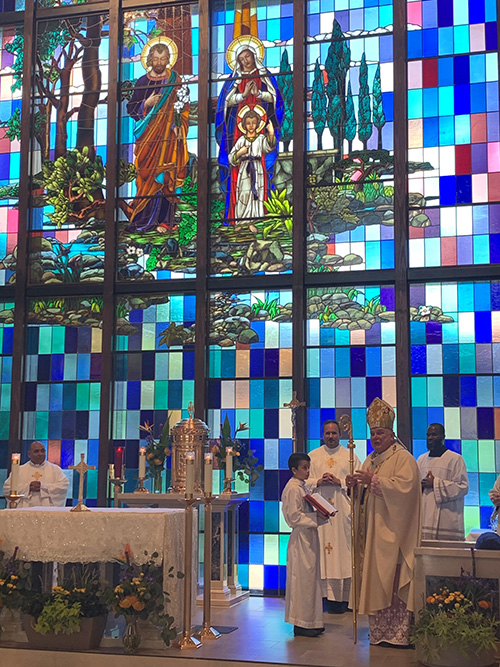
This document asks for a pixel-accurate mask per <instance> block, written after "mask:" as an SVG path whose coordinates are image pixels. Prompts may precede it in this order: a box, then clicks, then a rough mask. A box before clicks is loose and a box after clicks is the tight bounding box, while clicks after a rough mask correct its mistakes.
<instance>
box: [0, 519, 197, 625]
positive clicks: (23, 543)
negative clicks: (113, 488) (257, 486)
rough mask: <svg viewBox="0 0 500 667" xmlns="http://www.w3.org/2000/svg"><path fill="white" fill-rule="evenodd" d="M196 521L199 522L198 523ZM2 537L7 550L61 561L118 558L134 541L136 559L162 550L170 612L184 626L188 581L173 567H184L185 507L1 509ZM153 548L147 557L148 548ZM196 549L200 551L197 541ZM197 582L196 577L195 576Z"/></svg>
mask: <svg viewBox="0 0 500 667" xmlns="http://www.w3.org/2000/svg"><path fill="white" fill-rule="evenodd" d="M195 523H196V522H195ZM0 540H1V544H2V550H3V551H5V552H6V553H7V554H10V553H12V552H13V551H14V549H15V548H16V547H19V558H21V559H22V560H26V561H42V562H51V561H55V562H58V563H96V562H114V561H116V559H117V558H119V557H122V558H123V555H124V551H125V546H126V545H127V544H128V545H129V547H130V550H131V553H132V559H133V561H134V562H137V563H141V562H144V561H146V560H148V558H149V557H150V556H151V554H152V553H153V552H155V551H156V552H158V554H159V557H160V559H163V566H164V590H167V591H168V592H169V593H170V598H171V603H170V604H169V605H168V611H169V613H170V614H171V615H172V616H174V618H175V622H176V625H177V628H178V629H179V628H181V627H182V607H183V605H182V601H183V580H182V579H177V578H174V579H171V578H169V577H168V576H167V572H168V569H169V568H170V567H172V566H173V567H174V570H173V571H174V572H177V571H178V570H179V571H181V572H183V571H184V511H183V510H181V509H163V508H159V509H153V508H133V509H119V508H106V507H97V508H92V511H90V512H70V508H69V507H29V508H25V509H15V510H7V509H5V510H1V511H0ZM145 551H147V552H148V556H145V554H144V552H145ZM194 553H195V554H196V553H197V544H196V541H195V548H194ZM193 581H194V582H196V577H194V578H193Z"/></svg>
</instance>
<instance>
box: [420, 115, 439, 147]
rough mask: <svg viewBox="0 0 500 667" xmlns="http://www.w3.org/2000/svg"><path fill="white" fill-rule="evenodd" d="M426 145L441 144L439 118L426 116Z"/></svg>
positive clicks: (424, 122) (424, 123)
mask: <svg viewBox="0 0 500 667" xmlns="http://www.w3.org/2000/svg"><path fill="white" fill-rule="evenodd" d="M423 126H424V147H425V148H428V147H431V146H432V147H434V146H438V145H439V124H438V119H437V118H424V119H423Z"/></svg>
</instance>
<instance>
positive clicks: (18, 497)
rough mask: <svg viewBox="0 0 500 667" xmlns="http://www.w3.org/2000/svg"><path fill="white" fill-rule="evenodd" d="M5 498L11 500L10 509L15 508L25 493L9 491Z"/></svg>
mask: <svg viewBox="0 0 500 667" xmlns="http://www.w3.org/2000/svg"><path fill="white" fill-rule="evenodd" d="M5 498H6V499H7V500H8V501H9V509H10V510H15V509H16V507H17V503H18V502H19V501H20V500H21V498H24V493H8V494H7V495H6V496H5Z"/></svg>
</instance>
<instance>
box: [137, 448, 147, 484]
mask: <svg viewBox="0 0 500 667" xmlns="http://www.w3.org/2000/svg"><path fill="white" fill-rule="evenodd" d="M145 477H146V448H145V447H141V448H140V449H139V479H141V478H142V479H144V478H145Z"/></svg>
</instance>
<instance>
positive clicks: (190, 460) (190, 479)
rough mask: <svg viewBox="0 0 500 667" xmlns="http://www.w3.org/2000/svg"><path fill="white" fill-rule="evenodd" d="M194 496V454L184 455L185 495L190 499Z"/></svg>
mask: <svg viewBox="0 0 500 667" xmlns="http://www.w3.org/2000/svg"><path fill="white" fill-rule="evenodd" d="M193 494H194V452H188V453H187V454H186V495H187V496H188V497H190V498H192V497H193Z"/></svg>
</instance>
